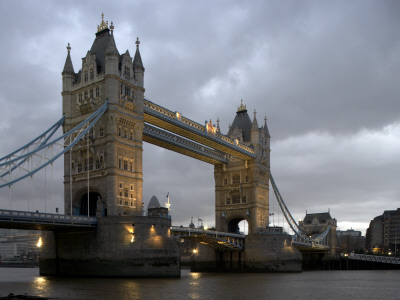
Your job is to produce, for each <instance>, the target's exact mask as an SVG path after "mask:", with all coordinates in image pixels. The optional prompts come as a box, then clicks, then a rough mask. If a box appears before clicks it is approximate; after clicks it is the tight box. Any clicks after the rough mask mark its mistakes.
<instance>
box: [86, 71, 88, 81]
mask: <svg viewBox="0 0 400 300" xmlns="http://www.w3.org/2000/svg"><path fill="white" fill-rule="evenodd" d="M86 81H88V72H87V71H85V82H86Z"/></svg>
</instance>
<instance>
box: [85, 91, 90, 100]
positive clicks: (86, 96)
mask: <svg viewBox="0 0 400 300" xmlns="http://www.w3.org/2000/svg"><path fill="white" fill-rule="evenodd" d="M88 98H89V93H88V91H86V92H85V99H88Z"/></svg>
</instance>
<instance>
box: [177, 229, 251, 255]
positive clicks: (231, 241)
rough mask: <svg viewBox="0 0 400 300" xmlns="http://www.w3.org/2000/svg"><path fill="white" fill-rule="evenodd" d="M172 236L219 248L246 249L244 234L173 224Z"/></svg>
mask: <svg viewBox="0 0 400 300" xmlns="http://www.w3.org/2000/svg"><path fill="white" fill-rule="evenodd" d="M171 236H175V237H179V238H182V239H187V240H193V241H196V242H198V243H200V244H203V245H207V246H209V247H212V248H214V249H217V250H224V251H242V250H243V249H244V239H245V236H244V235H243V234H235V233H228V232H220V231H214V230H204V229H197V228H190V227H178V226H172V227H171Z"/></svg>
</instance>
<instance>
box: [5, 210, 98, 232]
mask: <svg viewBox="0 0 400 300" xmlns="http://www.w3.org/2000/svg"><path fill="white" fill-rule="evenodd" d="M0 228H10V229H28V230H44V231H63V230H68V231H72V230H94V229H96V228H97V218H95V217H86V216H70V215H62V214H50V213H41V212H29V211H16V210H4V209H2V210H0Z"/></svg>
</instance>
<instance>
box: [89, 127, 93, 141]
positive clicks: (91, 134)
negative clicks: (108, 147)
mask: <svg viewBox="0 0 400 300" xmlns="http://www.w3.org/2000/svg"><path fill="white" fill-rule="evenodd" d="M93 137H94V130H93V128H91V129H90V130H89V132H88V138H89V139H93Z"/></svg>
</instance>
